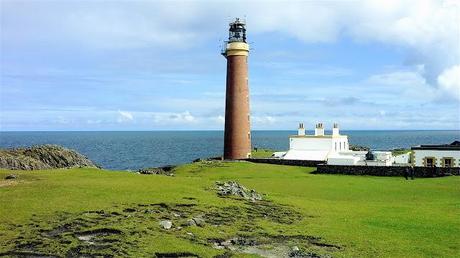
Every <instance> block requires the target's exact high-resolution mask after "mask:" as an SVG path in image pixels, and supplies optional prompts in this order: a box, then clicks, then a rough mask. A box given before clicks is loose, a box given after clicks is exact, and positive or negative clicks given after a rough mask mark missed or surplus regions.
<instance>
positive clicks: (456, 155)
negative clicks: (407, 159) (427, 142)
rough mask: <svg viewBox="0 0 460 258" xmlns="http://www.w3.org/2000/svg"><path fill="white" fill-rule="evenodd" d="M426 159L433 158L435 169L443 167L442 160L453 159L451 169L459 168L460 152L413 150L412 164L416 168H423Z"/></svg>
mask: <svg viewBox="0 0 460 258" xmlns="http://www.w3.org/2000/svg"><path fill="white" fill-rule="evenodd" d="M427 157H430V158H434V164H435V165H436V166H437V167H444V164H443V158H453V164H452V166H453V167H460V166H459V164H460V151H455V150H413V154H412V158H413V160H412V164H413V165H415V166H417V167H424V166H426V164H425V159H426V158H427Z"/></svg>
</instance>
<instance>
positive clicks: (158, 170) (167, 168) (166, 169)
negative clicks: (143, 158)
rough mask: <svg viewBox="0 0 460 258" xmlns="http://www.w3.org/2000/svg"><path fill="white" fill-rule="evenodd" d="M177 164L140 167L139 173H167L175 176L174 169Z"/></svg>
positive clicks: (166, 174)
mask: <svg viewBox="0 0 460 258" xmlns="http://www.w3.org/2000/svg"><path fill="white" fill-rule="evenodd" d="M174 168H175V166H164V167H158V168H143V169H139V171H138V173H140V174H144V175H165V176H174V173H173V170H174Z"/></svg>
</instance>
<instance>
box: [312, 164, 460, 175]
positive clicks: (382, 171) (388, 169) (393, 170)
mask: <svg viewBox="0 0 460 258" xmlns="http://www.w3.org/2000/svg"><path fill="white" fill-rule="evenodd" d="M405 171H406V167H399V166H339V165H325V164H319V165H318V166H317V169H316V171H315V172H313V173H315V174H342V175H369V176H401V177H402V176H404V174H405ZM447 175H457V176H458V175H460V168H458V167H455V168H444V167H436V168H431V167H414V176H415V177H439V176H447Z"/></svg>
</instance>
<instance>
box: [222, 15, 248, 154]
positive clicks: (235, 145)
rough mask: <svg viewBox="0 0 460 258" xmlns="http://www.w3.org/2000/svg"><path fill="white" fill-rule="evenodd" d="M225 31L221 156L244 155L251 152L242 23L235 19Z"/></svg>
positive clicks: (244, 37) (245, 53) (246, 60)
mask: <svg viewBox="0 0 460 258" xmlns="http://www.w3.org/2000/svg"><path fill="white" fill-rule="evenodd" d="M228 34H229V36H228V41H226V42H225V45H224V47H223V49H222V55H223V56H224V57H225V58H226V59H227V87H226V97H225V132H224V159H246V158H248V157H250V155H251V126H250V115H249V86H248V55H249V45H248V43H247V42H246V24H245V23H244V22H243V21H242V20H240V19H238V18H237V19H235V21H233V22H231V23H230V24H229V32H228Z"/></svg>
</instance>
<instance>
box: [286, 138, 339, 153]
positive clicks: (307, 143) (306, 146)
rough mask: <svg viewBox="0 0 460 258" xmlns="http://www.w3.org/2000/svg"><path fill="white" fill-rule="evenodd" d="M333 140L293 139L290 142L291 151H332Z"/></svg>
mask: <svg viewBox="0 0 460 258" xmlns="http://www.w3.org/2000/svg"><path fill="white" fill-rule="evenodd" d="M331 141H332V138H322V137H292V138H290V142H289V149H291V150H323V151H329V150H330V149H331Z"/></svg>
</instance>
